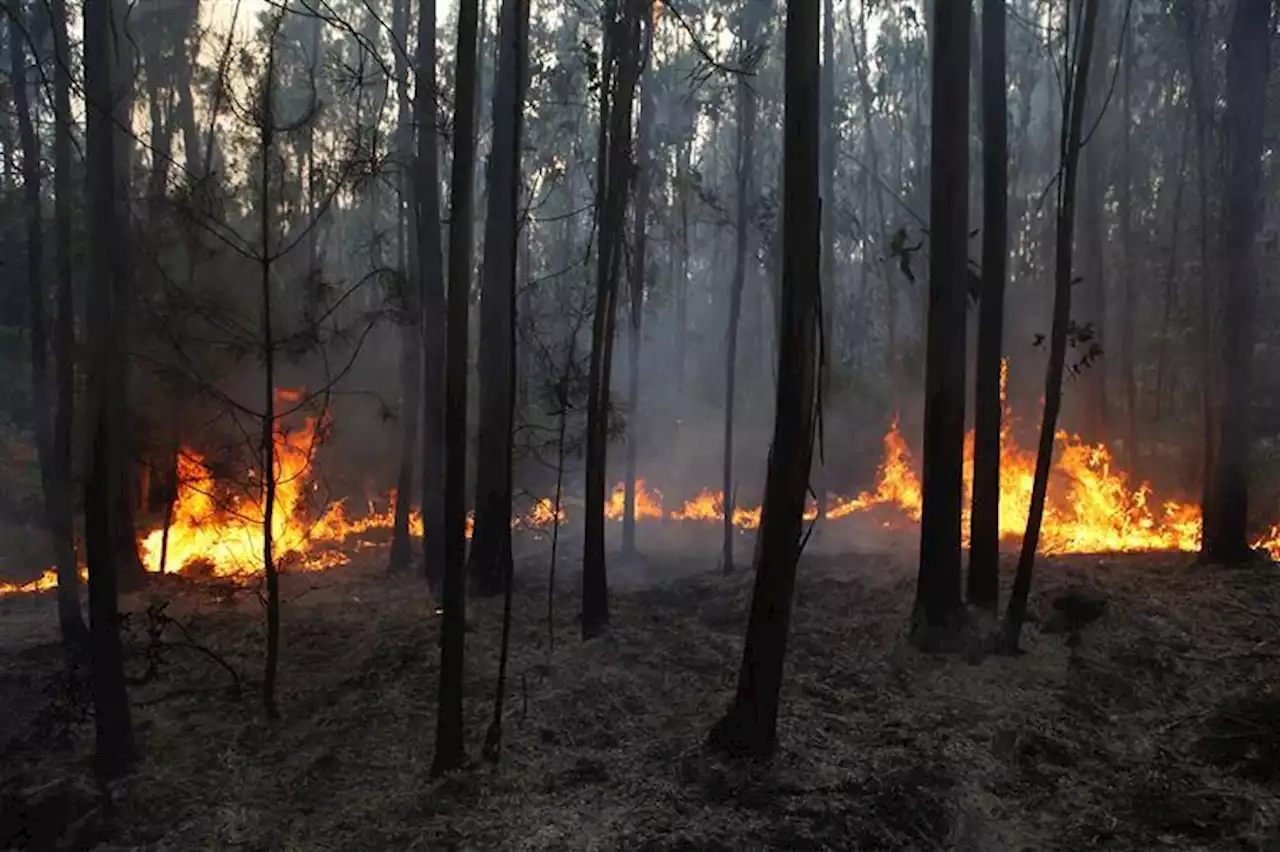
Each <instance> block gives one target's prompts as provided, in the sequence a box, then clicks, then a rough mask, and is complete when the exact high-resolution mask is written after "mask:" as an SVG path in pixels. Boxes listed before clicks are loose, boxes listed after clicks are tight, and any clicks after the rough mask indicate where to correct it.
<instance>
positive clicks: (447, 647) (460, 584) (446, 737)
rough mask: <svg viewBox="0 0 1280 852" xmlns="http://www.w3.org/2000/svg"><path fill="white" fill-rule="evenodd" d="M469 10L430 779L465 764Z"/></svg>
mask: <svg viewBox="0 0 1280 852" xmlns="http://www.w3.org/2000/svg"><path fill="white" fill-rule="evenodd" d="M476 5H477V4H476V0H462V3H461V6H460V7H459V12H458V48H457V53H456V56H457V63H458V71H457V75H456V77H455V79H456V80H457V93H456V95H455V97H454V113H453V166H452V169H453V173H452V175H451V176H450V181H449V187H450V188H449V194H450V210H449V306H448V312H449V313H448V320H447V326H446V330H445V335H446V337H445V406H444V436H445V441H444V461H445V464H444V467H445V471H444V516H445V535H444V549H445V552H444V594H443V604H444V613H443V617H442V618H441V620H440V687H439V710H438V715H437V717H436V718H437V722H436V753H435V758H434V759H433V760H432V763H431V774H432V775H433V776H439V775H442V774H444V773H446V772H450V771H452V770H454V769H458V768H460V767H461V766H462V764H463V762H464V761H465V759H466V743H465V740H464V733H465V732H464V729H463V720H462V691H463V674H464V673H463V660H464V654H463V651H464V649H463V643H464V642H465V641H466V606H467V595H466V558H467V538H466V532H467V497H466V487H467V323H468V318H467V309H468V306H469V305H468V303H469V300H470V294H471V251H472V238H471V232H472V218H473V207H474V201H475V198H474V196H475V181H474V180H473V178H474V173H475V157H476V149H475V140H476V130H475V112H476V103H475V101H476V30H477V27H478V23H477V18H478V10H477V8H476Z"/></svg>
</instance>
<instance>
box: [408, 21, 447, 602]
mask: <svg viewBox="0 0 1280 852" xmlns="http://www.w3.org/2000/svg"><path fill="white" fill-rule="evenodd" d="M416 64H417V73H418V78H417V85H416V86H415V93H414V106H413V108H414V118H415V121H416V123H417V125H418V141H417V157H416V162H415V164H414V192H413V200H414V212H415V217H414V218H415V233H416V235H417V242H418V251H417V257H418V288H419V292H420V293H421V295H422V318H421V322H422V363H423V369H424V372H423V381H422V529H423V539H424V540H423V545H422V551H423V562H424V570H425V573H426V577H427V583H428V584H429V585H430V586H431V588H432V589H433V590H436V591H439V590H440V588H441V586H442V584H443V581H444V566H445V513H444V493H445V492H444V361H445V358H444V354H445V353H444V340H445V298H444V281H443V270H444V259H443V257H442V255H443V247H442V246H441V244H440V165H439V162H440V157H439V148H438V145H439V136H438V127H437V124H438V121H437V110H436V4H435V2H434V0H422V2H420V3H419V4H418V47H417V63H416Z"/></svg>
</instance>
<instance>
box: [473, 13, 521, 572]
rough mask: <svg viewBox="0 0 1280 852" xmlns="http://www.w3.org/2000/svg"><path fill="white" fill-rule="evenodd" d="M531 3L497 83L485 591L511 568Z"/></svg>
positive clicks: (485, 318) (489, 261) (476, 557)
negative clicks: (525, 83) (518, 291)
mask: <svg viewBox="0 0 1280 852" xmlns="http://www.w3.org/2000/svg"><path fill="white" fill-rule="evenodd" d="M526 8H527V5H526V4H525V3H524V2H522V0H503V4H502V11H501V13H500V14H501V20H500V21H499V22H498V70H497V75H498V76H497V81H496V84H495V86H494V90H493V145H492V147H491V148H490V153H489V168H488V182H489V188H488V193H487V194H488V213H487V215H486V218H485V226H484V255H485V256H484V272H483V280H482V287H483V290H482V292H481V298H480V347H479V361H480V363H479V385H480V386H479V396H480V423H479V430H478V431H479V435H478V441H477V447H476V450H477V452H476V483H475V485H476V499H475V511H476V521H475V534H474V535H473V536H472V539H471V564H470V570H469V571H468V574H470V577H471V584H472V590H473V591H474V592H475V593H476V594H480V595H496V594H499V593H501V592H502V590H503V586H504V584H505V579H504V578H505V577H506V576H507V574H508V573H509V572H510V571H511V568H512V566H511V440H512V433H511V429H512V425H513V422H514V419H515V395H514V390H515V366H516V351H515V350H516V316H515V304H516V296H515V293H516V254H517V252H516V249H517V241H518V238H519V223H518V221H517V219H518V217H519V209H518V208H519V204H520V113H521V110H522V108H523V104H524V92H523V90H522V89H521V85H522V80H523V79H524V75H523V73H522V70H521V66H522V65H523V59H522V57H523V55H524V53H525V45H524V44H522V39H523V38H524V37H525V32H526V30H527V27H526V26H525V24H524V22H523V21H522V20H521V18H522V16H523V15H524V14H525V11H524V10H525V9H526Z"/></svg>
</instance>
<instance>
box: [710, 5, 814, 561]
mask: <svg viewBox="0 0 1280 852" xmlns="http://www.w3.org/2000/svg"><path fill="white" fill-rule="evenodd" d="M745 14H747V15H753V14H754V12H753V10H751V9H747V10H746V11H745ZM746 29H747V32H748V36H747V37H745V38H744V41H743V45H742V47H743V50H742V54H743V56H749V55H750V54H751V51H753V50H755V49H756V45H754V44H753V43H752V40H753V37H754V35H755V30H756V28H755V26H754V20H753V21H751V22H749V23H748V25H747V28H746ZM737 88H738V150H737V155H738V156H737V160H738V162H737V173H738V175H737V177H738V186H737V222H736V223H735V233H734V246H733V254H734V257H733V281H732V283H731V285H730V289H729V330H728V334H727V343H728V346H727V348H726V354H725V380H724V388H725V391H724V490H723V492H722V494H723V495H724V496H723V499H722V502H723V504H724V522H723V527H722V532H723V535H722V537H721V547H720V563H721V567H722V569H723V570H724V572H725V573H726V574H729V573H732V571H733V539H734V534H733V530H734V527H733V510H734V503H735V494H734V482H733V417H734V392H735V390H736V386H737V382H736V380H737V376H738V319H739V317H740V316H741V315H742V290H743V287H744V286H745V285H746V278H747V239H748V233H747V223H748V221H749V219H750V211H751V208H752V206H753V204H754V201H753V200H752V183H751V173H752V171H753V169H754V166H755V144H756V140H755V135H756V92H755V89H754V88H752V86H751V83H750V82H749V81H748V80H747V79H746V78H745V77H739V78H738V85H737ZM831 132H833V131H831V130H830V129H828V131H827V133H828V134H830V133H831Z"/></svg>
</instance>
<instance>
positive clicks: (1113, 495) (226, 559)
mask: <svg viewBox="0 0 1280 852" xmlns="http://www.w3.org/2000/svg"><path fill="white" fill-rule="evenodd" d="M282 398H284V397H283V396H282ZM1012 422H1013V413H1012V411H1011V410H1010V408H1009V407H1008V405H1007V404H1006V406H1005V417H1004V427H1003V436H1002V442H1001V461H1000V532H1001V537H1002V538H1003V539H1004V540H1006V541H1007V542H1010V543H1016V542H1017V541H1019V540H1020V539H1021V536H1022V533H1023V531H1024V529H1025V527H1026V523H1027V516H1028V513H1029V509H1030V502H1031V485H1032V479H1033V474H1034V470H1035V453H1034V452H1033V451H1030V450H1026V449H1023V448H1022V447H1020V446H1019V445H1018V443H1017V441H1016V440H1015V438H1014V436H1013V430H1012ZM320 425H321V423H320V421H317V420H316V419H314V418H308V419H307V420H306V422H305V423H304V425H303V426H302V428H300V429H296V430H292V431H289V430H285V429H283V428H282V429H280V430H278V431H277V433H276V436H275V457H276V506H275V512H274V513H273V518H272V553H273V558H274V559H275V560H276V561H277V563H278V564H279V566H280V567H281V569H282V570H295V571H323V570H325V569H327V568H331V567H334V566H337V565H342V564H346V563H347V562H349V561H350V558H351V557H350V552H349V550H354V549H361V548H364V547H369V546H378V545H377V543H376V542H373V541H367V540H365V539H363V538H360V537H361V536H364V535H365V534H367V533H369V532H372V531H375V530H390V529H392V528H393V526H394V524H395V513H394V505H395V493H394V491H393V492H391V493H390V494H389V495H388V497H387V498H386V500H385V502H384V501H377V503H375V501H370V502H369V504H368V506H367V509H366V511H365V512H364V513H363V514H361V515H351V514H348V511H347V508H346V504H345V503H344V502H343V501H336V502H333V503H331V504H329V505H328V506H327V507H324V508H323V509H321V510H318V511H317V510H314V509H313V508H312V507H311V506H309V505H308V501H307V496H308V494H310V493H313V492H315V491H316V490H318V486H317V484H316V483H315V482H314V481H313V479H312V474H313V467H312V463H313V460H314V456H315V451H316V449H317V446H318V444H319V442H320ZM963 476H964V487H965V491H966V494H971V493H972V485H973V433H972V432H970V433H969V434H968V435H967V436H966V441H965V455H964V473H963ZM178 477H179V484H178V489H177V499H176V501H175V503H174V505H173V509H172V514H171V517H170V519H169V523H168V527H167V532H166V529H165V528H164V527H163V526H162V527H161V528H158V529H155V530H152V531H151V532H149V533H147V534H146V535H145V536H144V537H143V538H142V539H141V540H140V541H139V543H138V551H139V555H140V557H141V559H142V563H143V566H144V567H145V569H146V570H147V571H149V572H152V573H164V572H170V573H179V572H190V571H197V572H207V573H209V574H212V575H214V576H219V577H244V576H250V575H254V574H257V573H260V571H261V565H262V558H263V550H264V546H265V537H264V534H263V517H264V513H263V505H262V498H261V495H260V493H255V492H256V491H257V486H256V482H255V480H254V477H253V475H252V471H250V472H248V473H247V474H246V475H245V479H246V484H245V487H241V488H240V489H239V491H238V492H236V493H228V491H229V490H230V489H229V488H228V487H227V486H226V485H225V484H220V483H219V482H218V481H216V480H215V476H214V474H213V473H212V471H211V470H210V468H209V466H208V465H207V463H206V460H205V459H204V458H203V457H202V456H201V455H200V454H199V453H197V452H195V451H194V450H192V449H190V448H184V449H183V450H182V451H181V453H180V454H179V456H178ZM922 503H923V492H922V489H921V484H920V478H919V475H918V474H917V472H916V468H915V466H914V462H913V459H912V457H911V453H910V450H909V448H908V446H907V442H906V439H905V438H904V437H903V435H902V433H901V431H900V429H899V424H898V421H897V419H896V418H895V419H894V420H893V422H892V423H891V425H890V427H889V430H888V431H887V432H886V433H885V436H884V454H883V457H882V460H881V463H880V466H879V470H878V472H877V477H876V484H875V487H874V489H872V490H868V491H863V492H861V493H859V494H857V495H856V496H853V497H848V496H841V495H836V494H828V495H827V503H826V507H825V516H826V518H827V519H828V520H838V519H841V518H847V517H849V516H852V515H856V514H859V513H863V512H867V511H868V510H871V509H873V508H876V507H887V508H891V509H895V510H898V511H900V512H901V513H902V514H903V515H904V516H905V518H906V519H907V520H909V521H912V522H916V521H919V519H920V515H921V510H922ZM379 504H381V505H382V506H385V508H380V506H379ZM761 511H762V510H761V507H760V506H738V507H735V508H734V511H733V520H732V523H733V526H734V527H736V528H738V529H739V530H741V531H749V530H754V529H756V528H758V527H759V525H760V519H761ZM969 511H970V510H969V506H968V501H966V506H965V508H964V514H963V518H962V522H963V535H964V538H965V541H966V543H967V539H968V533H969ZM624 512H625V485H624V483H621V482H620V483H618V484H617V486H615V488H614V489H613V491H612V492H611V493H610V495H609V497H608V498H607V500H606V503H605V506H604V514H605V517H606V518H607V519H609V520H611V521H620V520H622V518H623V515H624ZM818 514H819V510H818V507H817V505H816V504H815V503H812V502H811V503H810V505H809V506H808V508H807V510H806V512H805V518H806V519H807V520H811V521H812V520H814V519H816V518H817V517H818ZM635 517H636V520H637V522H649V521H656V520H667V521H675V522H691V523H698V522H702V523H719V522H723V519H724V498H723V495H722V494H721V493H720V492H719V491H714V490H711V489H703V490H702V491H700V492H699V493H698V494H697V495H695V496H694V497H692V498H690V499H688V500H686V501H685V502H684V503H683V505H682V506H681V507H680V508H678V509H671V510H665V509H664V507H663V496H662V492H660V491H659V490H657V489H654V488H651V487H650V486H649V485H648V484H647V483H646V481H645V480H643V479H637V480H636V484H635ZM556 519H557V513H556V511H555V504H554V501H553V500H552V499H551V498H548V497H542V498H538V499H537V500H535V501H534V503H533V505H532V506H531V507H530V508H529V509H528V511H526V512H524V513H523V514H518V515H516V516H515V517H513V518H512V522H511V523H512V528H513V529H514V528H526V529H538V528H545V527H548V526H550V525H552V524H553V523H554V522H555V521H556ZM569 520H570V519H569V517H568V515H567V513H566V512H565V509H564V508H563V506H562V507H561V508H560V510H559V522H560V523H562V524H563V523H566V522H568V521H569ZM886 525H888V524H887V522H886ZM409 526H410V532H411V533H412V534H413V535H414V536H417V537H420V536H421V535H422V533H423V526H422V517H421V515H420V514H419V513H418V512H417V511H414V512H411V514H410V516H409ZM472 526H473V518H472V517H471V516H468V518H467V536H468V538H469V537H470V536H471V533H472ZM1200 534H1201V518H1200V508H1199V506H1197V505H1194V504H1189V503H1181V502H1177V501H1172V500H1165V501H1157V500H1156V499H1155V498H1154V495H1153V494H1152V491H1151V488H1150V486H1148V485H1147V484H1145V483H1143V484H1140V485H1137V486H1134V485H1132V484H1131V483H1130V482H1129V479H1128V476H1127V475H1126V474H1125V473H1124V472H1122V471H1119V470H1117V469H1116V467H1115V463H1114V460H1113V458H1112V456H1111V454H1110V452H1109V451H1108V450H1107V448H1106V447H1105V446H1102V445H1091V444H1087V443H1085V442H1083V441H1081V440H1080V439H1079V438H1077V437H1075V436H1072V435H1069V434H1067V433H1066V432H1059V433H1058V435H1057V458H1056V461H1055V463H1054V467H1053V471H1052V479H1051V487H1050V495H1049V501H1048V504H1047V505H1046V507H1045V513H1044V521H1043V527H1042V532H1041V539H1040V541H1041V545H1040V550H1041V552H1043V553H1048V554H1058V553H1122V552H1138V551H1181V552H1191V551H1195V550H1198V549H1199V546H1200ZM353 537H354V538H357V539H358V541H357V543H356V545H355V547H354V548H350V549H348V548H345V547H344V544H345V543H346V542H347V541H348V539H351V538H353ZM1254 544H1255V547H1257V548H1258V549H1260V550H1265V551H1266V552H1268V553H1269V554H1270V555H1271V556H1272V557H1273V558H1280V524H1277V525H1274V526H1272V527H1271V528H1270V529H1269V530H1268V531H1267V533H1266V534H1264V535H1262V536H1260V537H1259V538H1258V539H1257V540H1256V541H1255V543H1254ZM83 573H84V571H83V568H82V569H81V574H82V575H83ZM56 585H57V579H56V575H55V573H54V571H53V570H52V569H50V570H47V571H45V572H44V574H43V575H42V576H41V577H40V578H38V579H36V580H32V581H30V582H28V583H24V584H16V583H0V596H3V595H13V594H34V593H39V592H44V591H47V590H51V589H53V588H55V587H56Z"/></svg>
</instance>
